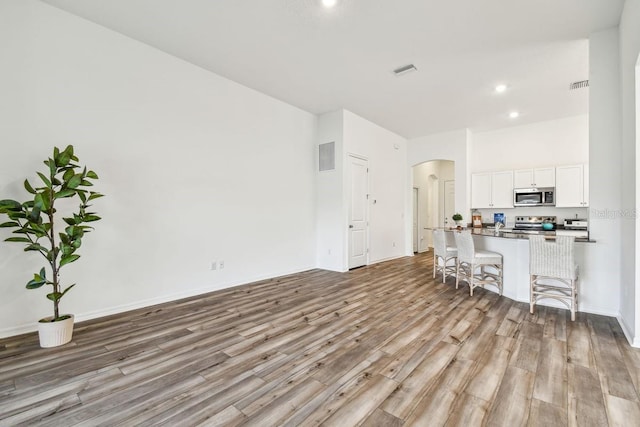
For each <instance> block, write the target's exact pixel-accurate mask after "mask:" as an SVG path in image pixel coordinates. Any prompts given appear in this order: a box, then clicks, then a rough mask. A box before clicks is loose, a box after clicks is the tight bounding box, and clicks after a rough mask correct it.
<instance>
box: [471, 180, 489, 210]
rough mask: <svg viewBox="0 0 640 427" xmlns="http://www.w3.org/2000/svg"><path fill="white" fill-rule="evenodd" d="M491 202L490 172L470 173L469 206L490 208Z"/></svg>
mask: <svg viewBox="0 0 640 427" xmlns="http://www.w3.org/2000/svg"><path fill="white" fill-rule="evenodd" d="M491 204H492V201H491V172H487V173H474V174H472V175H471V207H472V208H490V207H491Z"/></svg>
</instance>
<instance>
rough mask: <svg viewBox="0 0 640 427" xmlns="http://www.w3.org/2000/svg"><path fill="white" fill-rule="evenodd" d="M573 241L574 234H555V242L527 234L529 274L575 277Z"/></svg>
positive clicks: (563, 277) (565, 277) (562, 277)
mask: <svg viewBox="0 0 640 427" xmlns="http://www.w3.org/2000/svg"><path fill="white" fill-rule="evenodd" d="M574 242H575V237H574V236H556V241H555V242H553V241H548V240H546V239H545V238H544V236H529V274H532V275H537V276H547V277H558V278H560V279H575V278H576V262H575V255H574V252H575V248H574V246H575V245H574Z"/></svg>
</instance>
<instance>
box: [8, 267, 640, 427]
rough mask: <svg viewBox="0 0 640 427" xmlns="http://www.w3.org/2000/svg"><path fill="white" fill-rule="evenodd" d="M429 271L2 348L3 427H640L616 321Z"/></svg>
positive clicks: (189, 306) (247, 289) (214, 302)
mask: <svg viewBox="0 0 640 427" xmlns="http://www.w3.org/2000/svg"><path fill="white" fill-rule="evenodd" d="M431 268H432V263H431V254H422V255H418V256H415V257H408V258H403V259H399V260H395V261H390V262H385V263H381V264H377V265H373V266H369V267H364V268H360V269H357V270H354V271H351V272H349V273H344V274H341V273H333V272H326V271H320V270H314V271H309V272H306V273H301V274H295V275H291V276H286V277H281V278H277V279H273V280H266V281H262V282H258V283H253V284H249V285H245V286H241V287H237V288H233V289H226V290H222V291H218V292H214V293H211V294H207V295H204V296H201V297H198V298H191V299H187V300H182V301H178V302H175V303H169V304H164V305H160V306H155V307H152V308H147V309H142V310H136V311H133V312H129V313H125V314H120V315H115V316H111V317H108V318H103V319H99V320H93V321H88V322H83V323H80V324H78V325H76V331H75V334H74V340H73V342H72V343H70V344H68V345H66V346H63V347H60V348H56V349H40V348H39V347H38V344H37V337H36V336H35V334H30V335H24V336H20V337H14V338H10V339H5V340H0V425H12V426H13V425H30V426H31V425H51V426H73V425H83V426H85V425H86V426H94V425H109V426H113V425H124V426H150V425H167V426H177V425H180V426H182V425H249V426H275V425H286V426H297V425H326V426H341V427H345V426H356V425H362V426H440V425H452V426H454V425H456V426H457V425H459V426H480V425H489V426H496V425H501V426H519V425H530V426H538V425H539V426H606V425H610V426H630V425H640V404H639V395H638V390H639V387H640V350H638V349H634V348H631V347H630V346H629V345H628V343H627V341H626V340H625V338H624V336H623V334H622V331H621V330H620V328H619V326H618V324H617V322H616V320H615V319H612V318H607V317H602V316H595V315H587V314H584V313H579V314H578V316H577V320H576V322H571V321H569V320H568V319H569V316H568V312H567V311H564V310H558V309H551V308H544V307H541V308H538V310H537V312H536V314H535V315H530V314H529V312H528V305H527V304H523V303H517V302H514V301H512V300H509V299H508V298H505V297H499V296H498V295H496V294H495V293H492V292H488V291H485V290H482V289H479V290H478V291H477V292H475V293H474V296H473V297H470V296H469V294H468V288H467V287H466V286H465V287H461V288H460V289H459V290H456V289H455V288H454V286H453V281H451V279H450V280H449V281H448V283H446V284H441V283H439V282H434V281H433V279H432V278H431Z"/></svg>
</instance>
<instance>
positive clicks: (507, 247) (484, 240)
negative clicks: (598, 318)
mask: <svg viewBox="0 0 640 427" xmlns="http://www.w3.org/2000/svg"><path fill="white" fill-rule="evenodd" d="M444 230H445V231H447V232H448V233H446V235H447V244H448V245H450V246H454V247H455V240H454V236H453V233H454V232H456V231H458V230H457V229H455V228H445V229H444ZM466 230H470V231H471V234H472V236H473V241H474V245H475V247H476V249H484V250H488V251H492V252H498V253H500V254H502V258H503V280H504V283H503V296H505V297H507V298H510V299H513V300H516V301H521V302H526V303H528V302H529V236H530V235H531V234H532V233H518V232H513V231H512V230H506V231H498V232H496V231H495V230H493V229H487V228H476V229H474V228H468V229H466ZM535 234H543V235H544V236H545V237H546V238H548V239H555V232H540V233H535ZM595 243H596V242H595V241H593V240H589V239H585V238H580V239H576V244H575V257H576V263H577V264H578V267H579V279H578V311H587V312H590V313H597V314H605V313H602V312H601V311H600V310H598V308H597V307H599V304H598V298H600V296H599V295H600V294H601V293H602V292H603V290H604V288H603V284H598V283H595V281H594V280H593V279H592V277H594V276H595V274H593V272H594V271H595V269H596V262H595V261H594V258H595V251H594V250H593V248H594V247H595ZM461 289H465V290H467V291H468V288H467V287H466V283H465V282H461ZM486 289H487V290H488V291H491V292H497V290H496V288H495V287H493V286H487V288H486ZM538 305H547V306H550V307H560V308H565V309H566V306H564V305H563V304H562V303H560V302H558V301H555V300H552V299H545V300H542V301H540V302H539V304H538ZM567 315H569V311H568V310H567Z"/></svg>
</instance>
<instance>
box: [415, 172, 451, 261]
mask: <svg viewBox="0 0 640 427" xmlns="http://www.w3.org/2000/svg"><path fill="white" fill-rule="evenodd" d="M412 174H413V188H414V189H415V190H414V191H415V193H416V194H415V197H414V198H413V200H414V202H413V203H414V209H413V212H414V221H413V223H414V224H415V227H416V231H415V232H414V233H412V234H413V236H414V237H413V239H414V245H413V247H414V251H416V252H425V251H428V250H429V248H430V247H432V246H433V242H432V239H431V233H430V232H429V229H431V228H434V227H444V226H445V224H446V221H449V222H450V221H451V219H450V218H448V219H447V217H446V215H447V214H446V213H445V207H446V206H455V201H454V200H447V197H448V198H451V197H452V194H451V188H455V163H454V162H453V161H450V160H430V161H427V162H424V163H420V164H418V165H415V166H413V168H412ZM416 203H417V206H415V204H416ZM416 215H417V218H416V217H415V216H416Z"/></svg>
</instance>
